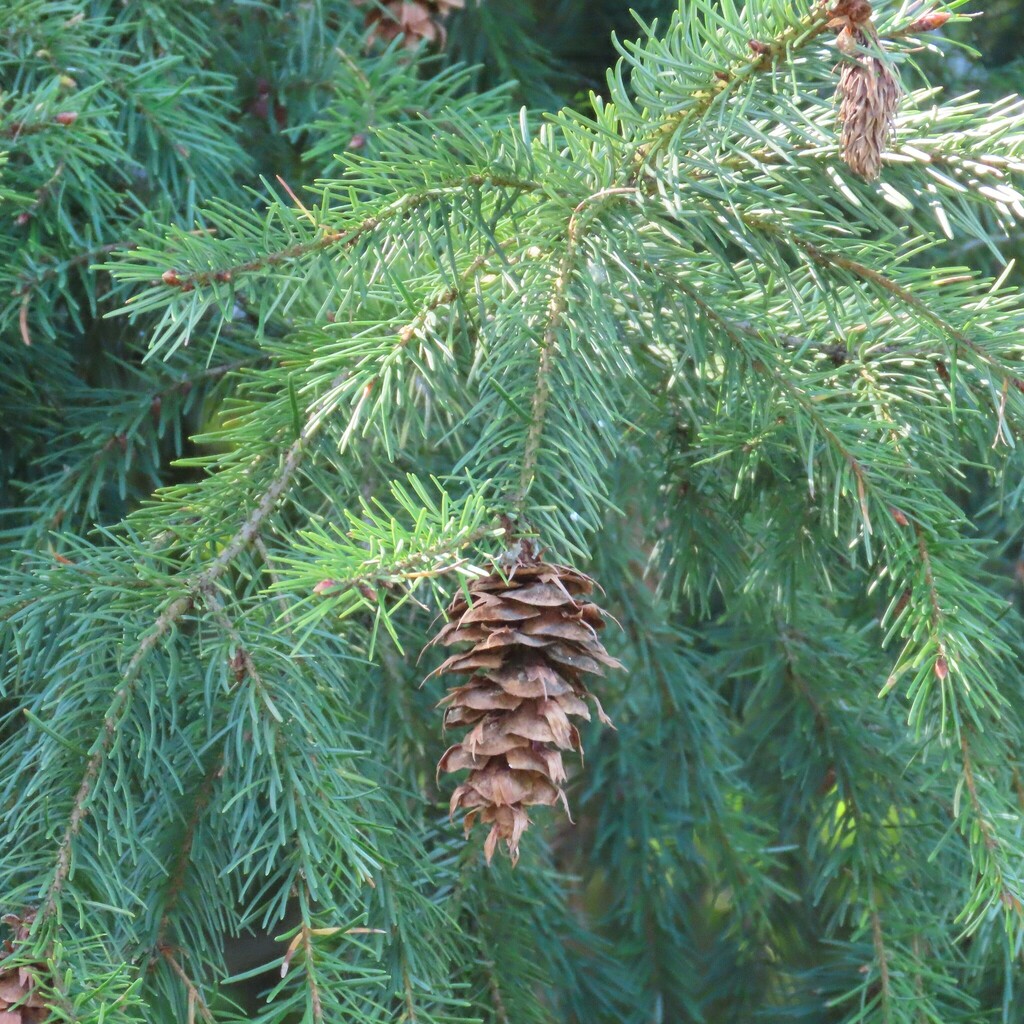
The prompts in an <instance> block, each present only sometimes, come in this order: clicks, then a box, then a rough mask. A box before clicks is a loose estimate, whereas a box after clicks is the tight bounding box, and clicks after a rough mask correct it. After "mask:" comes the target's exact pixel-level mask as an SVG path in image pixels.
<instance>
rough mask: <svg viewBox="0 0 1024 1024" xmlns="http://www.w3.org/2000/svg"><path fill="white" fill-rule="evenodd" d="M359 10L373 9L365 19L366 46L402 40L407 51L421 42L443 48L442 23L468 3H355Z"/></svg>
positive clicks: (426, 0)
mask: <svg viewBox="0 0 1024 1024" xmlns="http://www.w3.org/2000/svg"><path fill="white" fill-rule="evenodd" d="M356 3H357V4H359V5H360V6H364V5H365V6H370V8H371V9H370V10H369V11H368V12H367V15H366V27H367V30H368V31H367V43H368V44H370V43H373V41H374V40H375V39H380V40H381V41H382V42H384V43H390V42H391V41H392V40H393V39H396V38H397V37H398V36H400V35H401V36H403V37H404V39H403V42H402V45H403V46H405V47H406V48H407V49H412V48H413V47H415V46H418V45H419V43H420V40H422V39H426V40H427V42H429V43H434V42H436V43H439V44H440V45H441V46H444V42H445V36H446V33H445V30H444V26H443V25H442V23H441V22H442V19H443V18H444V17H445V16H446V15H448V14H449V13H450V12H451V11H452V10H456V9H458V8H461V7H465V5H466V4H465V0H383V2H377V0H356Z"/></svg>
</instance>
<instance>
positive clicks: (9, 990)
mask: <svg viewBox="0 0 1024 1024" xmlns="http://www.w3.org/2000/svg"><path fill="white" fill-rule="evenodd" d="M32 917H33V915H31V914H29V915H26V916H24V917H19V916H17V915H15V914H5V915H4V917H3V919H2V923H3V924H5V925H7V926H8V927H10V928H11V929H12V931H13V932H14V939H15V941H16V942H21V941H23V940H24V939H25V938H27V936H28V929H29V925H30V924H31V922H32ZM14 948H15V944H14V942H11V941H10V940H8V941H6V942H4V944H3V948H2V950H0V1024H45V1022H46V1021H47V1020H51V1019H52V1017H51V1015H50V1011H49V1010H48V1009H47V1008H46V1004H45V1003H44V1002H43V1000H42V998H41V997H40V994H39V992H38V989H37V987H36V981H35V979H34V978H33V976H32V974H31V972H30V971H28V970H27V969H26V968H24V967H5V966H4V960H5V959H7V958H8V957H9V956H10V955H11V954H12V953H13V952H14Z"/></svg>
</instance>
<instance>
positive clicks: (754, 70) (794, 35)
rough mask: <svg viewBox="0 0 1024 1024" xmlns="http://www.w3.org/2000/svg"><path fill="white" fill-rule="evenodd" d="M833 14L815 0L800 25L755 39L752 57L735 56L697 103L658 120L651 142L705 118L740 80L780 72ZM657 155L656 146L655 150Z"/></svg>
mask: <svg viewBox="0 0 1024 1024" xmlns="http://www.w3.org/2000/svg"><path fill="white" fill-rule="evenodd" d="M831 18H832V13H831V10H830V7H829V4H828V3H827V2H823V0H814V5H813V7H812V9H811V11H810V12H809V13H808V14H806V15H804V17H803V18H802V19H801V20H800V21H799V23H797V24H796V25H787V26H786V27H785V28H783V29H782V31H781V32H780V33H779V35H778V36H776V37H775V38H774V39H771V40H769V41H767V42H766V41H764V40H760V39H751V40H749V41H748V43H747V46H748V48H749V50H750V53H749V54H740V53H734V54H732V59H731V60H730V61H729V62H727V63H723V65H722V67H720V68H717V69H716V70H715V71H714V73H713V74H711V75H709V76H708V78H707V85H706V88H705V89H704V90H701V91H697V92H694V94H693V102H692V103H691V104H689V105H688V106H686V107H684V108H683V109H682V110H680V111H677V112H675V113H673V114H671V115H670V116H668V117H666V118H663V119H662V120H660V121H658V122H657V124H656V125H655V126H654V127H653V129H652V130H650V131H649V132H648V133H647V138H648V140H649V143H651V142H657V141H658V140H659V139H662V140H666V141H667V140H669V139H671V137H672V135H673V134H674V133H675V132H676V131H677V130H678V129H679V128H680V127H681V126H682V125H684V124H686V123H687V122H688V121H691V120H697V119H700V118H702V117H703V116H704V115H705V114H707V112H708V111H709V110H710V109H711V107H712V106H713V105H714V103H715V101H716V100H717V99H718V98H719V96H721V95H722V94H723V93H725V91H726V89H727V87H728V86H729V85H730V84H732V83H734V82H737V81H741V80H743V79H747V78H750V77H752V76H754V75H758V74H763V73H766V72H774V71H776V70H777V69H778V67H779V64H780V62H781V61H782V60H783V59H791V58H792V57H794V56H796V55H798V54H799V53H800V51H801V50H802V49H803V48H804V47H805V46H807V45H809V44H810V43H813V42H814V41H815V40H816V39H817V38H818V37H819V36H821V35H823V34H824V33H825V32H827V31H828V30H829V21H830V20H831ZM651 152H653V147H652V149H651Z"/></svg>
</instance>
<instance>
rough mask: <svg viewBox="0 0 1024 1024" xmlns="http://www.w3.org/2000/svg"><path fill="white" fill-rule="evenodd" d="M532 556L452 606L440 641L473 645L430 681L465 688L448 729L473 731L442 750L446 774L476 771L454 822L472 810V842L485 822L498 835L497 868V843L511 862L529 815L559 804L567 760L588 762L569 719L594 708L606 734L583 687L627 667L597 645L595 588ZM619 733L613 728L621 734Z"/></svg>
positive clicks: (450, 710)
mask: <svg viewBox="0 0 1024 1024" xmlns="http://www.w3.org/2000/svg"><path fill="white" fill-rule="evenodd" d="M523 550H524V553H523V554H521V555H520V556H519V559H518V561H517V562H516V563H515V565H514V566H513V567H512V569H511V570H510V571H509V573H508V575H507V577H506V576H503V575H501V574H500V573H492V574H491V575H489V576H485V577H483V578H481V579H477V580H474V581H473V582H472V583H471V584H470V585H469V596H468V600H467V598H466V597H465V596H463V595H461V594H460V595H459V596H458V597H456V598H455V600H453V601H452V603H451V604H450V605H449V606H448V620H449V621H448V624H447V625H446V626H444V628H443V629H442V630H441V631H440V633H438V635H437V636H436V637H435V638H434V640H432V641H431V643H432V644H436V643H439V644H443V645H444V646H446V647H450V646H452V645H455V644H468V645H469V648H468V650H465V651H463V652H462V653H458V654H453V655H452V656H451V657H449V658H448V659H447V660H446V661H445V662H444V663H443V664H442V665H441V666H440V667H439V668H438V669H436V671H435V672H433V673H431V675H438V674H446V673H454V674H458V675H465V676H468V677H469V679H468V681H467V682H466V683H465V684H463V685H461V686H457V687H454V688H453V689H450V690H449V691H448V695H447V696H446V697H444V698H443V699H442V700H441V702H440V703H441V704H446V705H447V708H446V709H445V713H444V725H445V728H465V729H466V730H467V732H466V735H465V736H464V737H463V739H462V740H461V742H459V743H456V744H454V745H453V746H451V747H449V748H448V750H446V751H445V753H444V755H443V756H442V758H441V760H440V761H439V762H438V766H437V771H438V776H440V774H441V772H458V771H464V770H466V769H468V770H469V776H468V777H467V778H466V780H465V781H464V782H462V783H461V784H460V785H459V786H457V787H456V789H455V792H454V793H452V797H451V804H450V813H451V814H452V815H454V814H455V812H456V810H458V809H459V808H463V809H465V810H466V811H467V814H466V817H465V821H464V825H465V830H466V834H467V835H468V834H469V832H470V831H471V830H472V828H473V826H474V824H475V823H476V822H477V821H482V822H483V823H484V824H488V825H490V826H491V831H490V833H489V835H488V836H487V841H486V843H485V844H484V853H485V855H486V857H487V861H488V863H490V860H491V858H492V857H493V856H494V851H495V849H496V848H497V845H498V842H499V840H502V841H504V842H505V844H506V845H507V847H508V851H509V854H510V855H511V857H512V863H513V864H515V862H516V861H517V860H518V859H519V840H520V837H521V836H522V834H523V832H524V831H525V830H526V828H527V826H528V825H529V824H530V819H529V817H528V816H527V812H526V808H527V807H530V806H532V805H535V804H544V805H549V806H550V805H553V804H556V803H559V802H561V803H562V805H563V806H564V807H565V809H566V813H568V811H569V806H568V803H567V801H566V798H565V792H564V790H563V789H562V788H561V783H563V782H565V779H566V775H565V767H564V766H563V764H562V755H561V751H563V750H577V751H579V752H580V754H581V755H582V753H583V748H582V745H581V743H580V734H579V731H578V730H577V729H576V726H575V725H573V724H572V722H571V721H570V719H571V718H573V717H579V718H584V719H587V720H588V721H589V719H590V710H589V708H588V707H587V703H586V702H587V700H592V701H593V702H594V707H595V709H596V711H597V715H598V717H599V718H600V720H601V721H602V722H604V723H605V724H606V725H611V724H612V723H611V719H609V718H608V716H607V715H606V714H605V713H604V710H603V709H602V707H601V704H600V702H599V701H598V700H597V698H596V697H595V696H594V695H593V694H591V693H589V692H588V691H587V689H586V687H585V686H584V685H583V683H582V681H581V679H582V677H583V676H584V675H585V674H587V673H594V674H597V675H600V674H603V673H602V666H607V667H609V668H621V667H622V665H621V663H620V662H618V661H617V660H616V659H615V658H612V657H610V656H609V654H608V652H607V651H606V650H605V649H604V645H603V644H602V643H601V640H600V638H599V635H598V633H599V630H601V629H603V628H604V617H603V613H602V612H601V609H600V608H598V607H597V605H596V604H594V603H593V602H592V601H590V600H589V598H588V595H589V594H590V593H592V591H593V589H594V581H593V580H591V579H590V577H589V576H585V575H584V574H583V573H581V572H577V571H576V570H575V569H571V568H569V567H568V566H564V565H552V564H550V563H548V562H542V561H540V560H539V559H538V558H536V557H534V556H533V555H532V553H531V551H530V549H529V547H528V545H525V544H524V545H523ZM613 728H614V726H613Z"/></svg>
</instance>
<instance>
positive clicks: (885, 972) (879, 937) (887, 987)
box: [871, 907, 892, 1024]
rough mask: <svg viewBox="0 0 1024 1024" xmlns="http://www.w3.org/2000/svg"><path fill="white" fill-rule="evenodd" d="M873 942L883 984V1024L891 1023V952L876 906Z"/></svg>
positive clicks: (873, 912) (872, 919)
mask: <svg viewBox="0 0 1024 1024" xmlns="http://www.w3.org/2000/svg"><path fill="white" fill-rule="evenodd" d="M871 944H872V946H873V947H874V950H875V962H876V963H877V964H878V977H879V981H880V982H881V986H882V991H881V1006H882V1024H890V1021H891V1020H892V983H891V981H890V979H889V953H888V950H886V948H885V937H884V936H883V934H882V918H881V915H880V914H879V913H878V911H877V910H876V909H875V908H874V907H872V909H871Z"/></svg>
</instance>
